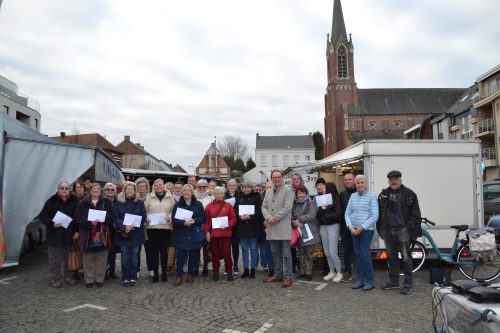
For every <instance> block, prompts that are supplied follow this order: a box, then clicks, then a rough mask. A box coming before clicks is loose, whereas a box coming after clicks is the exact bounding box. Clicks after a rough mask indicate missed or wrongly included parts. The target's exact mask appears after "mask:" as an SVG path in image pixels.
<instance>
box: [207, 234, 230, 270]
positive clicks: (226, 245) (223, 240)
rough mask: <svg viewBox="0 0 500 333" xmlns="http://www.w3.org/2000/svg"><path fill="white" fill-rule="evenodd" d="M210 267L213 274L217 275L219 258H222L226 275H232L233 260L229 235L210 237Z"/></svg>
mask: <svg viewBox="0 0 500 333" xmlns="http://www.w3.org/2000/svg"><path fill="white" fill-rule="evenodd" d="M210 252H211V253H212V268H213V271H214V275H219V269H220V260H221V259H224V266H225V267H226V273H227V276H233V260H232V259H231V237H212V238H210Z"/></svg>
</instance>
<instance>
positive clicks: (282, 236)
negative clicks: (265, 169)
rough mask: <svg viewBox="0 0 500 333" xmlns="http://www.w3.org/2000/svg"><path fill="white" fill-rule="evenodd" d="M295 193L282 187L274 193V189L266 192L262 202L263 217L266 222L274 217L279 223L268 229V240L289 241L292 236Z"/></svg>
mask: <svg viewBox="0 0 500 333" xmlns="http://www.w3.org/2000/svg"><path fill="white" fill-rule="evenodd" d="M293 199H294V198H293V191H292V190H291V189H290V188H289V187H287V186H283V185H281V186H280V187H278V189H277V190H276V193H274V189H269V190H267V191H266V195H265V197H264V201H263V202H262V215H263V216H264V221H267V219H268V218H270V217H274V218H275V219H276V220H277V223H274V224H269V225H267V227H266V238H267V239H268V240H289V239H291V238H292V237H291V235H292V208H293Z"/></svg>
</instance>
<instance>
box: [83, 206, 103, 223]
mask: <svg viewBox="0 0 500 333" xmlns="http://www.w3.org/2000/svg"><path fill="white" fill-rule="evenodd" d="M105 219H106V211H105V210H98V209H89V216H88V218H87V220H89V221H91V222H93V221H95V220H97V222H104V220H105Z"/></svg>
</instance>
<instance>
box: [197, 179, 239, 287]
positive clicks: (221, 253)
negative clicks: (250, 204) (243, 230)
mask: <svg viewBox="0 0 500 333" xmlns="http://www.w3.org/2000/svg"><path fill="white" fill-rule="evenodd" d="M214 195H215V199H214V201H212V202H211V203H209V204H208V206H207V208H205V214H206V216H207V219H206V220H205V226H204V229H205V234H206V237H207V241H209V242H210V252H211V254H212V268H213V280H214V281H219V269H220V260H221V259H224V265H225V267H226V273H227V280H228V281H233V260H232V259H231V235H232V229H233V228H234V227H235V226H236V214H235V213H234V210H233V206H231V204H230V203H228V202H225V201H224V188H223V187H220V186H217V187H216V188H215V189H214ZM222 217H227V226H222V227H219V225H218V223H216V221H214V219H215V218H222Z"/></svg>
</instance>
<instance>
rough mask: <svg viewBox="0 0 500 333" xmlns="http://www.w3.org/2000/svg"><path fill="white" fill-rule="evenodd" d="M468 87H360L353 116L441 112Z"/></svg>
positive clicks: (352, 109)
mask: <svg viewBox="0 0 500 333" xmlns="http://www.w3.org/2000/svg"><path fill="white" fill-rule="evenodd" d="M465 90H466V89H465V88H390V89H359V90H358V106H354V105H349V106H348V108H347V112H348V114H349V115H396V114H439V113H444V112H446V111H448V110H449V108H450V107H451V106H452V105H453V104H455V102H456V101H457V100H458V99H459V98H460V96H461V95H462V94H463V93H464V92H465Z"/></svg>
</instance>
